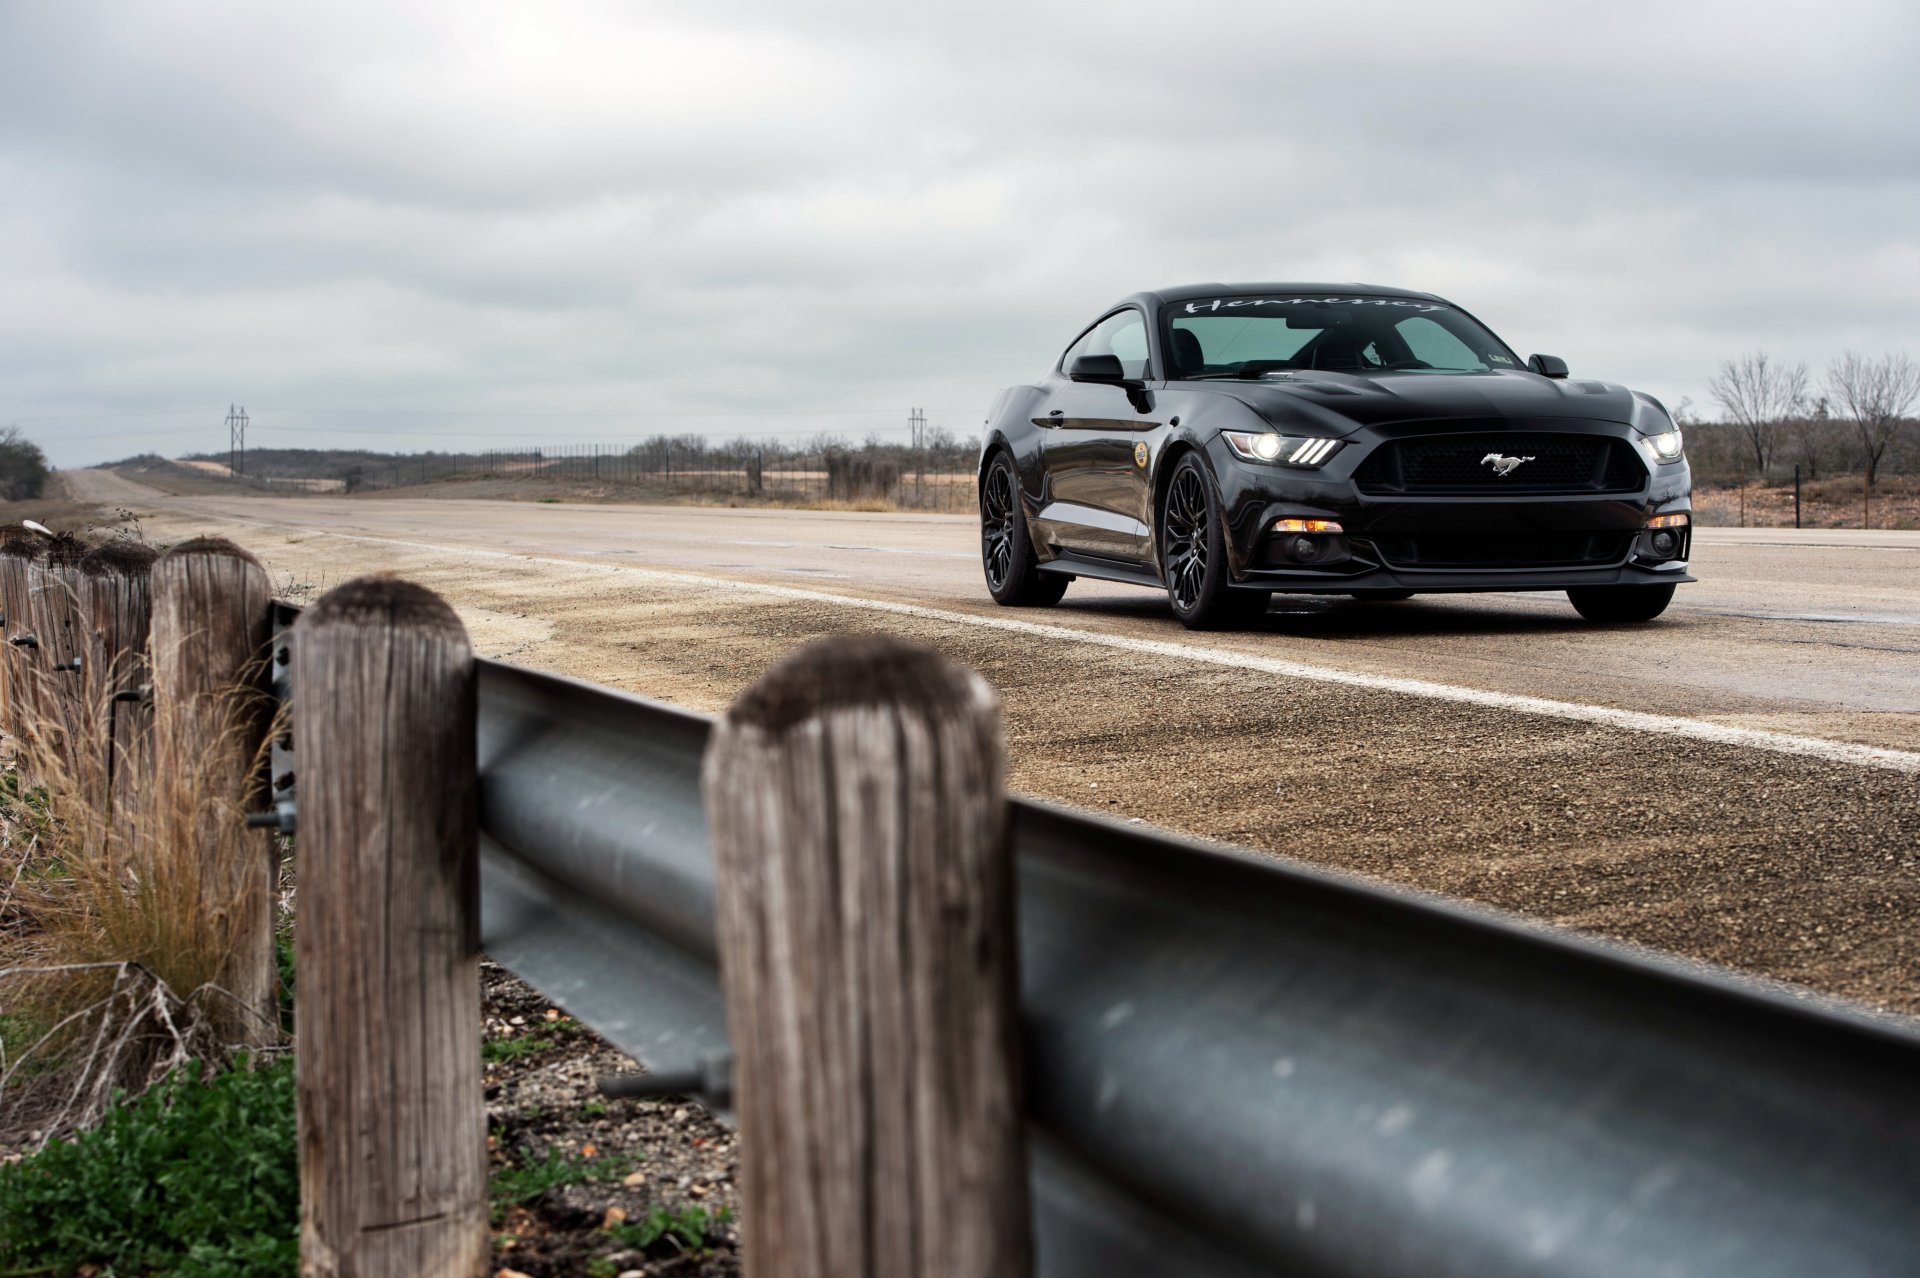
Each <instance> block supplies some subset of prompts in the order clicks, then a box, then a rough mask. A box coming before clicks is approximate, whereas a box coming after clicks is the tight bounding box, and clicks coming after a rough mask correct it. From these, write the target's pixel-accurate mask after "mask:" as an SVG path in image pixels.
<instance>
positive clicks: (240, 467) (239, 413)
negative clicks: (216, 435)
mask: <svg viewBox="0 0 1920 1278" xmlns="http://www.w3.org/2000/svg"><path fill="white" fill-rule="evenodd" d="M246 468H247V410H246V408H245V407H239V408H236V407H234V406H233V405H232V404H228V405H227V471H228V473H229V474H233V475H239V474H241V473H242V472H244V471H245V470H246Z"/></svg>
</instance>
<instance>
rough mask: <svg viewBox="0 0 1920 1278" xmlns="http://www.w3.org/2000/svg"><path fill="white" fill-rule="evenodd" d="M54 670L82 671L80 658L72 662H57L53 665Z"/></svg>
mask: <svg viewBox="0 0 1920 1278" xmlns="http://www.w3.org/2000/svg"><path fill="white" fill-rule="evenodd" d="M53 668H54V669H55V670H68V671H78V670H79V669H80V658H78V657H75V658H74V659H73V660H72V661H56V662H54V663H53Z"/></svg>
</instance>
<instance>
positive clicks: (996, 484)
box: [980, 453, 1071, 608]
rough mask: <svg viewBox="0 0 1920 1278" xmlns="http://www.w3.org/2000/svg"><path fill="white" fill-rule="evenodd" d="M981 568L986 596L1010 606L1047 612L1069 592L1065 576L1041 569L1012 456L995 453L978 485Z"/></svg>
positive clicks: (1067, 579)
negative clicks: (1034, 550)
mask: <svg viewBox="0 0 1920 1278" xmlns="http://www.w3.org/2000/svg"><path fill="white" fill-rule="evenodd" d="M980 566H981V567H982V568H983V569H984V570H985V571H986V574H987V592H988V593H989V594H991V595H992V596H993V600H994V602H995V603H1000V604H1005V605H1007V606H1008V607H1010V608H1045V607H1047V606H1048V605H1050V604H1057V603H1059V602H1060V596H1061V595H1064V594H1066V593H1067V582H1068V581H1069V580H1071V578H1069V577H1068V576H1066V575H1065V574H1064V573H1049V572H1041V571H1040V560H1039V556H1037V555H1035V554H1034V552H1033V539H1032V537H1030V536H1029V535H1028V533H1027V516H1026V512H1025V511H1023V510H1021V509H1020V480H1019V477H1018V476H1017V475H1016V474H1015V472H1014V469H1013V458H1011V457H1009V456H1007V454H1005V453H996V454H994V458H993V460H992V461H991V462H989V463H988V464H987V473H986V477H985V478H983V479H982V480H981V481H980Z"/></svg>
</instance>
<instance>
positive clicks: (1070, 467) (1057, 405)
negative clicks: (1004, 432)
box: [1039, 307, 1162, 563]
mask: <svg viewBox="0 0 1920 1278" xmlns="http://www.w3.org/2000/svg"><path fill="white" fill-rule="evenodd" d="M1081 355H1113V356H1116V357H1117V358H1118V359H1119V360H1120V365H1121V370H1122V372H1123V373H1125V375H1126V376H1127V377H1128V378H1130V379H1133V380H1135V381H1145V380H1146V378H1147V375H1148V372H1149V361H1148V355H1147V326H1146V319H1145V317H1144V316H1143V315H1142V314H1141V313H1140V312H1139V311H1137V310H1134V309H1133V308H1131V307H1129V308H1127V309H1124V310H1120V311H1116V312H1114V313H1113V314H1112V315H1109V316H1107V318H1105V319H1103V320H1101V321H1100V322H1099V323H1098V324H1096V325H1094V327H1093V328H1092V329H1090V330H1089V331H1088V332H1087V333H1086V335H1085V336H1084V337H1082V338H1081V339H1080V340H1079V341H1078V342H1076V343H1074V345H1073V346H1072V347H1070V348H1069V349H1068V351H1067V353H1066V355H1064V356H1063V357H1062V358H1061V364H1060V375H1059V378H1058V381H1057V382H1056V383H1055V387H1056V389H1055V390H1054V393H1053V394H1052V395H1051V396H1050V397H1049V400H1048V405H1047V407H1048V413H1047V417H1046V419H1045V422H1046V424H1047V427H1048V428H1047V429H1046V430H1045V432H1044V433H1043V434H1042V436H1041V448H1042V450H1043V453H1044V456H1045V458H1046V466H1047V477H1048V489H1047V492H1048V497H1049V500H1048V502H1047V503H1046V505H1045V506H1043V507H1042V509H1041V511H1040V512H1039V517H1040V520H1041V522H1042V523H1043V524H1044V525H1045V528H1044V531H1045V533H1046V534H1048V535H1050V537H1051V539H1052V540H1053V543H1054V545H1055V546H1056V547H1058V548H1059V549H1063V550H1071V551H1077V552H1079V553H1081V554H1089V555H1098V556H1100V557H1102V558H1106V559H1124V560H1127V561H1129V562H1133V563H1148V562H1151V560H1152V558H1153V547H1152V537H1151V530H1150V527H1149V521H1148V519H1147V513H1148V500H1149V486H1148V482H1147V474H1148V471H1147V467H1146V466H1145V465H1143V464H1142V463H1141V460H1140V453H1141V449H1140V447H1139V446H1140V445H1143V444H1144V445H1146V446H1147V448H1148V449H1149V450H1151V448H1152V444H1153V441H1154V440H1155V439H1156V438H1157V436H1156V433H1155V432H1157V430H1158V429H1159V427H1160V426H1161V424H1162V423H1161V422H1160V420H1159V418H1158V416H1157V415H1156V414H1155V413H1154V412H1153V411H1152V408H1151V403H1152V401H1151V397H1150V396H1148V395H1147V394H1146V393H1145V392H1143V391H1141V390H1138V389H1129V388H1127V387H1122V386H1114V385H1110V384H1107V383H1101V382H1075V381H1070V380H1068V379H1067V378H1066V376H1065V373H1066V371H1067V370H1068V369H1069V368H1071V367H1072V366H1073V361H1074V360H1075V359H1076V358H1078V357H1079V356H1081ZM1143 406H1145V407H1143Z"/></svg>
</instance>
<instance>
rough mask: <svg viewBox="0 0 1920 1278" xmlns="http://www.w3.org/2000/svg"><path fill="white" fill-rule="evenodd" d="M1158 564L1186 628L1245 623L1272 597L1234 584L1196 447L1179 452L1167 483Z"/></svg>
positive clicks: (1209, 483)
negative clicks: (1180, 456)
mask: <svg viewBox="0 0 1920 1278" xmlns="http://www.w3.org/2000/svg"><path fill="white" fill-rule="evenodd" d="M1160 567H1161V571H1162V572H1163V573H1164V574H1165V577H1166V583H1167V602H1168V603H1170V604H1172V605H1173V615H1174V616H1175V617H1177V618H1179V620H1180V624H1182V625H1184V626H1186V627H1187V628H1188V629H1190V630H1218V629H1221V628H1223V627H1226V626H1235V625H1244V624H1246V623H1247V622H1249V621H1252V620H1253V619H1254V618H1255V617H1258V616H1259V615H1260V614H1261V613H1263V612H1265V611H1266V610H1267V604H1268V603H1269V602H1270V601H1271V599H1272V596H1271V595H1269V594H1267V593H1266V592H1264V591H1259V590H1235V589H1234V588H1233V586H1232V584H1231V583H1232V572H1231V571H1230V570H1229V569H1228V567H1227V534H1226V526H1225V525H1224V523H1222V521H1221V518H1220V502H1219V499H1218V498H1217V497H1215V496H1214V492H1213V483H1212V481H1211V480H1209V479H1208V478H1207V471H1206V467H1205V466H1204V465H1203V464H1202V463H1201V461H1200V457H1199V455H1198V454H1197V453H1188V454H1187V455H1186V456H1185V457H1182V458H1181V459H1180V461H1179V463H1178V464H1177V465H1176V466H1175V467H1174V470H1173V478H1172V479H1171V480H1169V481H1168V483H1167V496H1166V501H1165V504H1164V505H1162V507H1161V509H1160Z"/></svg>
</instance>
